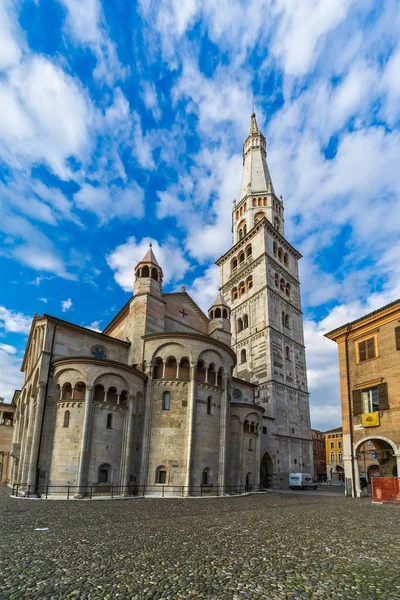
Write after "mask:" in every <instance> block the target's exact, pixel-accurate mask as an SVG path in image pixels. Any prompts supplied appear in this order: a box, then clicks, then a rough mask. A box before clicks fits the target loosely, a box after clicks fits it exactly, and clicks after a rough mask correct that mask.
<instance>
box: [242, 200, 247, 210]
mask: <svg viewBox="0 0 400 600" xmlns="http://www.w3.org/2000/svg"><path fill="white" fill-rule="evenodd" d="M243 208H244V210H247V202H245V203H244V204H243Z"/></svg>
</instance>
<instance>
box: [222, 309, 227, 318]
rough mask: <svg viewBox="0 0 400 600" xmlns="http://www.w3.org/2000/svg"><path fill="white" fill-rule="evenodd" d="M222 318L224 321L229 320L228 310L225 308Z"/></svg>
mask: <svg viewBox="0 0 400 600" xmlns="http://www.w3.org/2000/svg"><path fill="white" fill-rule="evenodd" d="M222 318H223V319H227V318H228V311H227V310H226V308H224V309H223V310H222Z"/></svg>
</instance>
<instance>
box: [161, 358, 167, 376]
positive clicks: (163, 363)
mask: <svg viewBox="0 0 400 600" xmlns="http://www.w3.org/2000/svg"><path fill="white" fill-rule="evenodd" d="M166 366H167V361H166V360H163V362H162V378H163V379H165V368H166Z"/></svg>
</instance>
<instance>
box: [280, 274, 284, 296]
mask: <svg viewBox="0 0 400 600" xmlns="http://www.w3.org/2000/svg"><path fill="white" fill-rule="evenodd" d="M279 289H280V290H281V292H284V291H285V280H284V279H283V277H281V279H280V281H279Z"/></svg>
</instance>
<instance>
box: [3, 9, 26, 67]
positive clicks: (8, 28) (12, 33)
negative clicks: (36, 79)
mask: <svg viewBox="0 0 400 600" xmlns="http://www.w3.org/2000/svg"><path fill="white" fill-rule="evenodd" d="M12 10H13V5H12V3H11V2H10V1H7V0H3V2H2V4H1V5H0V39H1V52H0V71H2V70H4V69H8V68H10V67H12V66H13V65H15V64H17V63H18V62H19V60H20V58H21V54H22V52H21V48H20V44H21V41H17V37H18V30H17V28H16V27H15V24H14V19H12V18H11V13H12Z"/></svg>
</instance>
